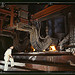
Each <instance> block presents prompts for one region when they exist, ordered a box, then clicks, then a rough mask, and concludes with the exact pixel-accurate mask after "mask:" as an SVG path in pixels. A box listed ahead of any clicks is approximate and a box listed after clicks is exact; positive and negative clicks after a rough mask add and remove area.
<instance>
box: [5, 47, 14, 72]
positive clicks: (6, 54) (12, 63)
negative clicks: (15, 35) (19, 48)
mask: <svg viewBox="0 0 75 75" xmlns="http://www.w3.org/2000/svg"><path fill="white" fill-rule="evenodd" d="M11 53H12V49H11V48H9V49H7V51H6V52H5V54H4V60H5V65H4V71H7V70H8V62H9V61H10V62H11V67H13V66H14V59H13V57H12V55H11Z"/></svg>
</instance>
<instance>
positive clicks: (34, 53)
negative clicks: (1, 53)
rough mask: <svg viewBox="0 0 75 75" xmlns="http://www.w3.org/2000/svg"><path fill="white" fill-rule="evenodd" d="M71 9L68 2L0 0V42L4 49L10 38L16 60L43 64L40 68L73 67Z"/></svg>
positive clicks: (74, 30) (74, 42)
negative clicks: (12, 0)
mask: <svg viewBox="0 0 75 75" xmlns="http://www.w3.org/2000/svg"><path fill="white" fill-rule="evenodd" d="M32 8H33V10H32ZM74 9H75V5H70V4H68V5H65V4H59V5H55V4H54V5H50V4H48V3H45V4H43V5H42V4H38V3H36V4H34V5H33V4H31V3H27V4H23V5H22V4H11V3H1V4H0V43H1V45H2V46H3V47H4V48H5V49H7V48H8V46H7V44H6V43H8V41H9V40H10V39H9V38H11V39H12V42H11V41H9V42H11V43H12V45H13V46H14V47H15V50H14V51H15V52H14V53H13V57H14V59H15V61H17V62H22V63H29V65H31V64H33V65H32V66H33V67H35V66H36V65H37V64H40V67H42V65H46V66H47V67H46V66H45V68H47V69H46V70H45V69H44V70H43V68H41V70H43V71H51V70H52V71H59V70H60V69H61V68H60V67H62V69H61V71H62V70H64V71H65V70H66V71H75V64H74V63H75V21H74V20H75V10H74ZM5 37H8V41H6V40H4V39H7V38H5ZM9 46H11V44H9ZM22 52H23V53H22ZM34 64H36V65H34ZM33 67H31V69H32V68H33ZM51 67H53V69H51ZM64 67H65V69H63V68H64ZM22 68H24V67H22ZM54 68H56V69H57V70H56V69H55V70H54Z"/></svg>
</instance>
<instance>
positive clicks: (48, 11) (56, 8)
mask: <svg viewBox="0 0 75 75" xmlns="http://www.w3.org/2000/svg"><path fill="white" fill-rule="evenodd" d="M70 6H72V5H53V6H50V7H48V8H46V9H44V10H41V11H40V12H38V13H36V14H34V15H32V19H33V20H35V19H39V18H42V17H45V16H47V15H50V14H53V13H55V12H58V11H60V10H63V9H65V8H67V7H70Z"/></svg>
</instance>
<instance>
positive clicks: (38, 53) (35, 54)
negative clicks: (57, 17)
mask: <svg viewBox="0 0 75 75" xmlns="http://www.w3.org/2000/svg"><path fill="white" fill-rule="evenodd" d="M13 55H19V56H21V55H23V56H61V55H72V53H71V52H63V51H61V52H49V51H48V52H31V53H14V54H13Z"/></svg>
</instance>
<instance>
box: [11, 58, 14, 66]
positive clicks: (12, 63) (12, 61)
mask: <svg viewBox="0 0 75 75" xmlns="http://www.w3.org/2000/svg"><path fill="white" fill-rule="evenodd" d="M10 61H11V67H13V66H14V59H13V58H10Z"/></svg>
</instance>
